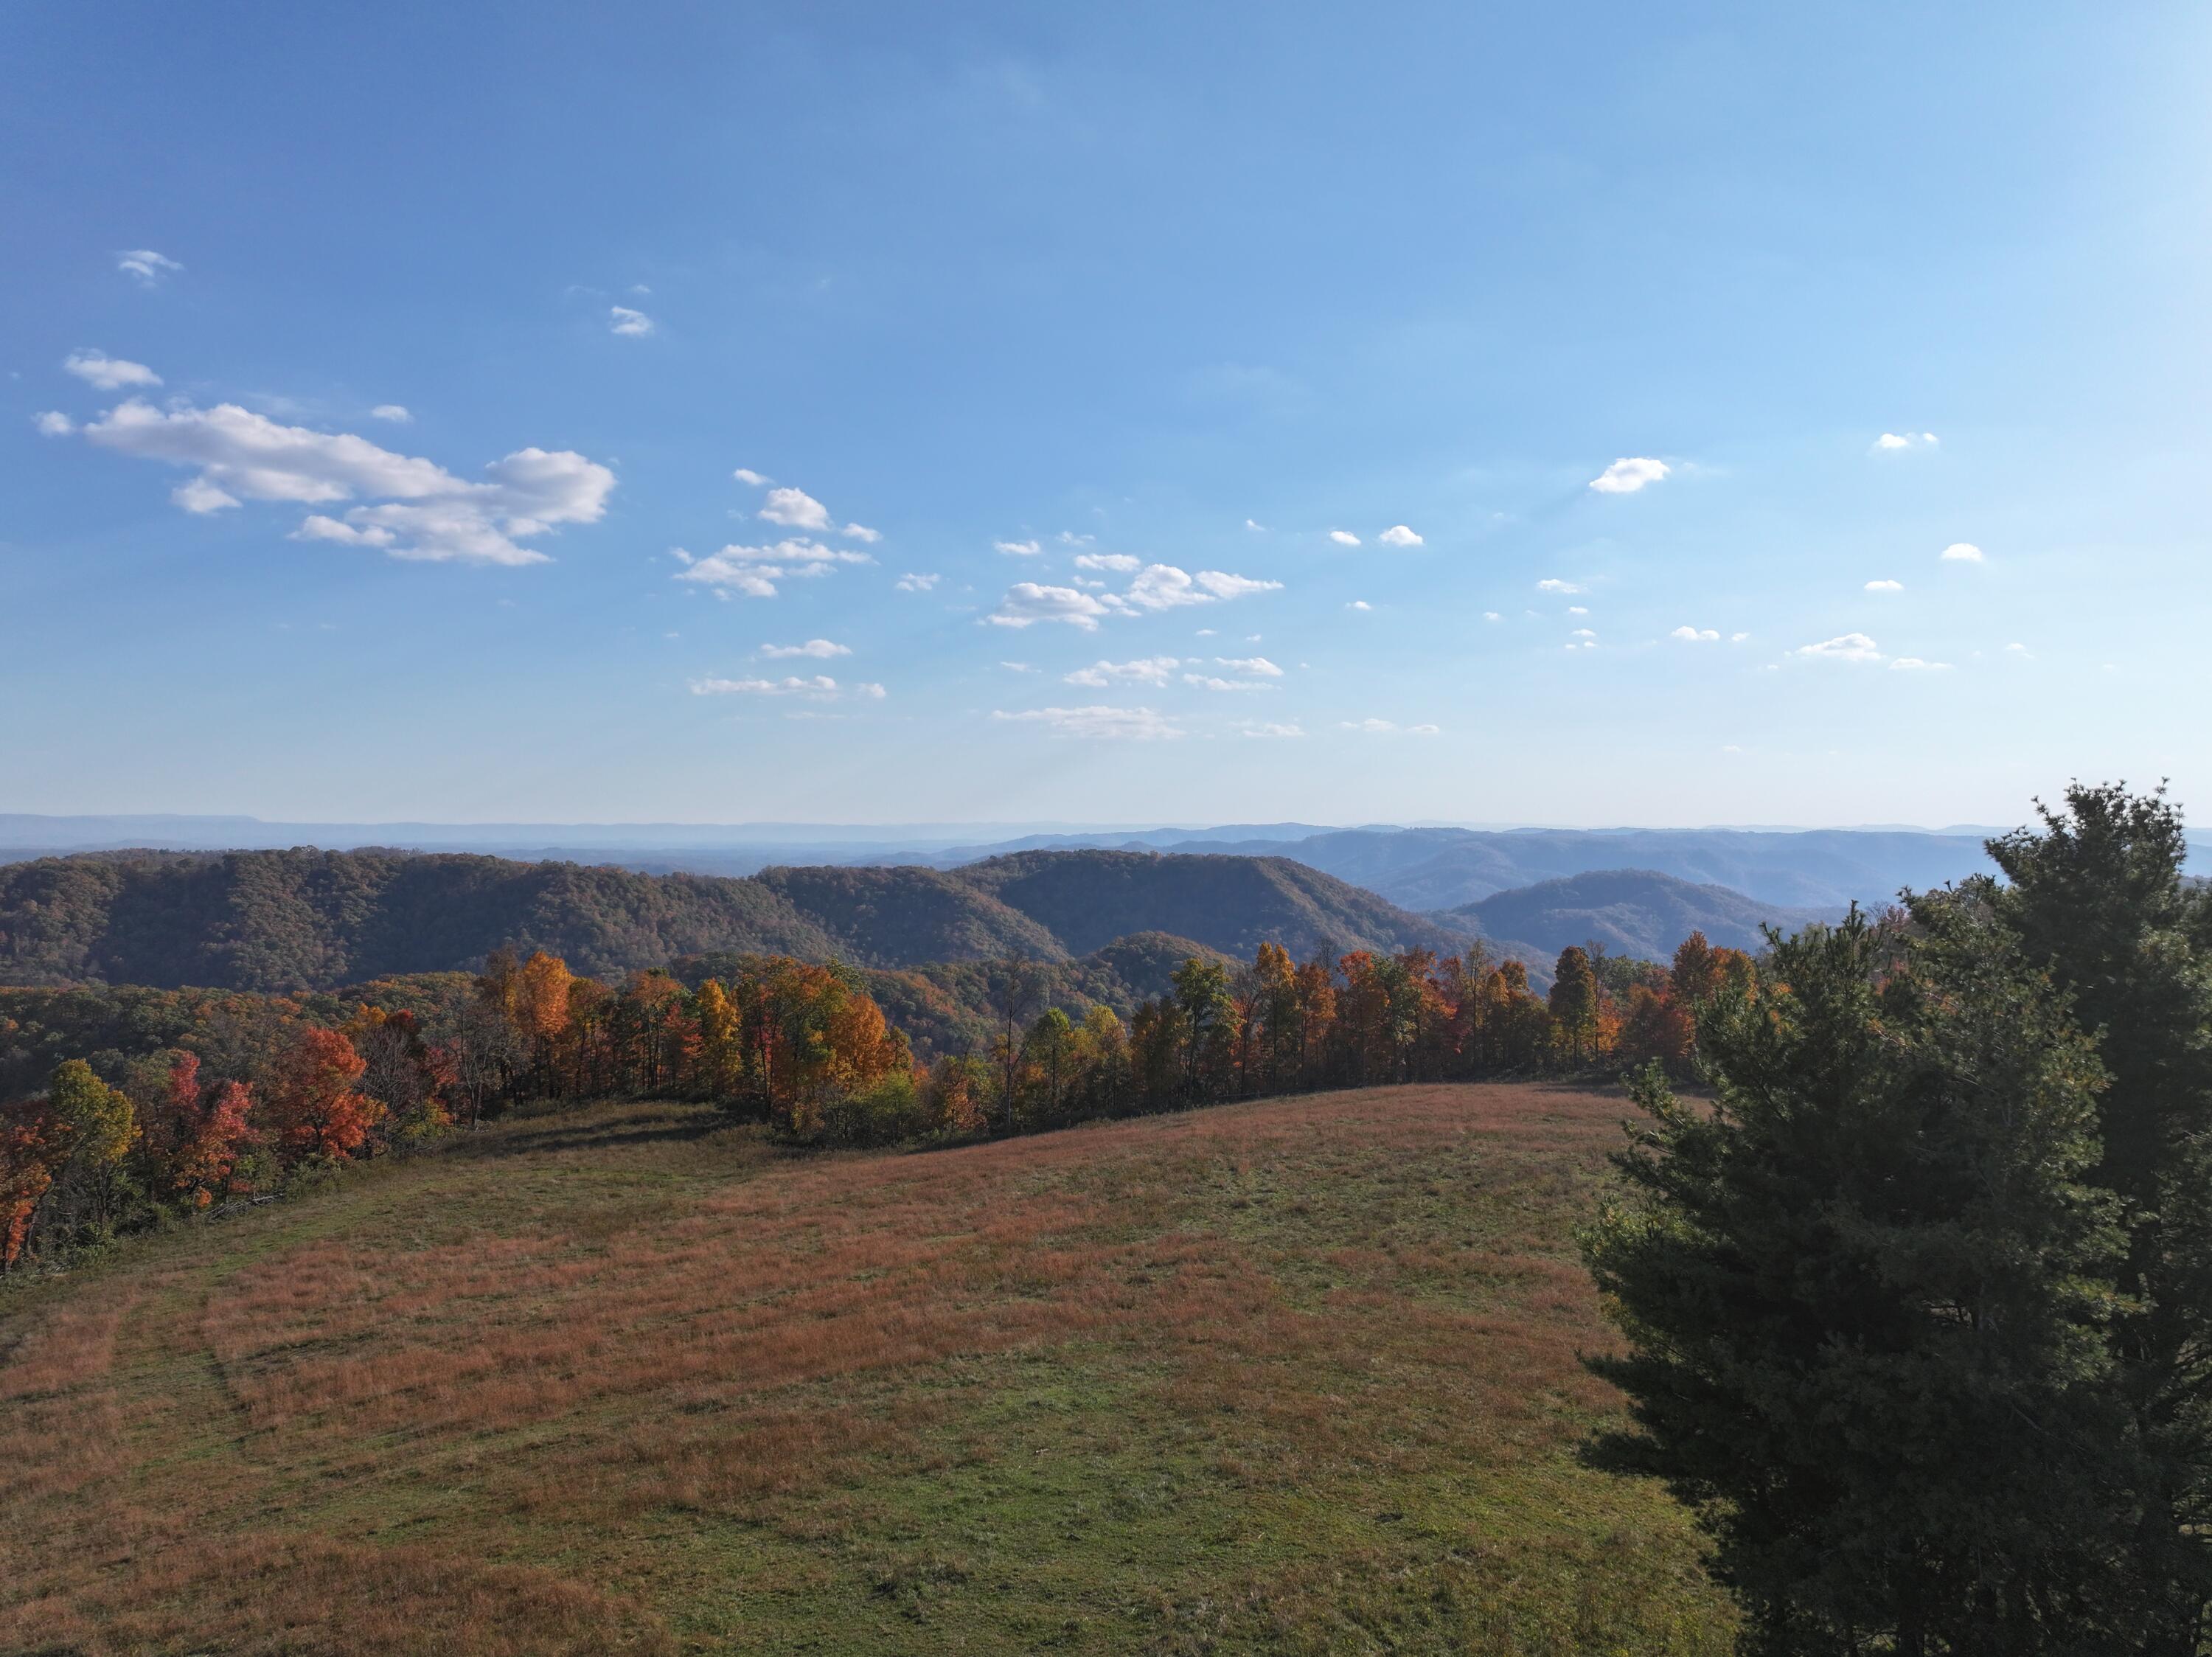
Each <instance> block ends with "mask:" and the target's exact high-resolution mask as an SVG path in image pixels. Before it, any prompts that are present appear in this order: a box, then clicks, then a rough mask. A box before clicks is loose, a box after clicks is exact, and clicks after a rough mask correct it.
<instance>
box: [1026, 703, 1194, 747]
mask: <svg viewBox="0 0 2212 1657" xmlns="http://www.w3.org/2000/svg"><path fill="white" fill-rule="evenodd" d="M991 717H992V718H993V719H995V720H1001V721H1004V722H1006V723H1009V724H1016V725H1042V726H1043V727H1044V728H1046V729H1048V731H1050V732H1051V733H1052V734H1054V736H1067V737H1081V738H1084V739H1086V740H1091V741H1098V742H1160V741H1170V740H1174V739H1175V738H1176V737H1179V736H1181V735H1182V734H1183V730H1182V727H1181V726H1179V725H1177V724H1176V722H1175V721H1174V720H1172V719H1170V718H1169V717H1167V716H1165V715H1163V714H1160V713H1158V712H1155V711H1154V710H1152V709H1150V708H1100V707H1090V708H1026V709H1024V710H1021V711H1020V712H1018V713H1009V712H1007V711H1006V710H1004V709H1001V710H999V711H997V712H995V713H994V714H993V715H992V716H991Z"/></svg>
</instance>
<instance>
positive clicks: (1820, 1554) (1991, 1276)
mask: <svg viewBox="0 0 2212 1657" xmlns="http://www.w3.org/2000/svg"><path fill="white" fill-rule="evenodd" d="M2001 946H2002V940H2001V939H2000V940H1994V941H1993V940H1992V939H1991V938H1990V936H1989V935H1987V933H1986V929H1976V928H1974V927H1972V926H1971V925H1969V924H1966V923H1964V922H1963V921H1960V920H1958V919H1956V918H1955V917H1931V920H1930V924H1929V926H1928V927H1927V928H1925V929H1923V935H1922V936H1921V937H1920V939H1919V940H1918V941H1917V944H1916V946H1915V948H1914V951H1913V953H1912V955H1911V959H1909V960H1908V962H1907V964H1906V965H1905V968H1904V969H1903V970H1901V971H1899V972H1893V973H1892V974H1890V975H1888V976H1887V978H1886V980H1885V981H1884V982H1882V983H1881V984H1880V985H1879V986H1877V983H1876V978H1877V968H1878V966H1879V965H1880V961H1879V951H1880V949H1881V943H1880V941H1879V939H1878V937H1877V935H1876V934H1875V931H1874V929H1871V928H1870V927H1869V926H1868V924H1867V923H1865V921H1864V920H1863V918H1862V917H1859V916H1858V915H1857V912H1856V911H1854V913H1853V914H1852V916H1851V917H1850V919H1849V920H1848V921H1847V922H1845V923H1844V924H1842V925H1840V926H1838V927H1836V928H1833V929H1826V928H1819V927H1814V928H1809V929H1807V930H1806V931H1805V932H1803V933H1802V934H1800V935H1798V936H1797V937H1796V938H1794V939H1790V940H1787V941H1784V940H1781V939H1779V938H1776V939H1775V940H1774V972H1773V975H1772V977H1773V978H1774V979H1775V980H1778V983H1779V984H1780V985H1782V986H1784V988H1781V989H1778V990H1776V991H1775V992H1774V993H1771V994H1762V995H1759V996H1757V997H1754V996H1753V995H1752V994H1751V993H1749V992H1748V990H1746V989H1744V988H1742V987H1740V986H1739V987H1736V988H1734V989H1723V990H1721V992H1720V993H1719V995H1718V996H1717V999H1716V1000H1715V1001H1714V1002H1711V1003H1710V1004H1709V1006H1708V1007H1707V1008H1706V1009H1705V1013H1704V1014H1703V1016H1702V1017H1701V1018H1700V1020H1699V1033H1698V1041H1699V1054H1700V1059H1701V1064H1702V1068H1703V1069H1705V1073H1706V1075H1708V1077H1709V1079H1710V1080H1711V1082H1712V1084H1713V1087H1714V1090H1715V1094H1716V1097H1715V1099H1714V1100H1713V1103H1712V1105H1711V1108H1710V1109H1707V1108H1704V1107H1702V1106H1695V1105H1692V1104H1687V1103H1684V1102H1681V1101H1679V1100H1675V1099H1674V1097H1673V1096H1672V1095H1671V1094H1670V1093H1669V1092H1668V1088H1667V1085H1666V1081H1665V1079H1664V1077H1663V1075H1662V1072H1661V1071H1660V1070H1659V1069H1658V1068H1657V1067H1656V1066H1653V1067H1650V1068H1649V1069H1646V1071H1645V1072H1644V1075H1642V1076H1641V1077H1640V1078H1639V1079H1638V1081H1637V1083H1636V1093H1637V1096H1638V1100H1639V1101H1640V1102H1641V1103H1642V1105H1643V1106H1644V1108H1645V1109H1646V1110H1647V1112H1649V1113H1650V1124H1649V1125H1648V1126H1644V1127H1641V1128H1639V1129H1638V1130H1636V1131H1635V1140H1634V1143H1633V1146H1632V1148H1631V1149H1630V1150H1629V1151H1628V1152H1626V1153H1625V1154H1623V1155H1622V1156H1621V1157H1620V1158H1619V1159H1618V1161H1619V1165H1620V1169H1621V1171H1622V1173H1624V1175H1625V1176H1626V1180H1627V1185H1628V1192H1627V1197H1626V1200H1625V1201H1624V1202H1622V1203H1620V1204H1619V1205H1617V1206H1614V1207H1611V1208H1609V1209H1607V1210H1606V1212H1605V1213H1604V1214H1603V1215H1601V1218H1600V1219H1599V1221H1597V1222H1596V1223H1595V1225H1594V1226H1593V1227H1592V1228H1590V1229H1589V1231H1588V1232H1587V1233H1586V1234H1585V1236H1584V1247H1585V1251H1586V1254H1587V1258H1588V1259H1589V1264H1590V1265H1591V1268H1592V1270H1593V1271H1594V1273H1595V1276H1596V1278H1597V1281H1598V1282H1599V1284H1600V1286H1601V1289H1602V1290H1603V1292H1604V1294H1605V1295H1606V1297H1607V1304H1608V1307H1609V1309H1610V1311H1611V1312H1612V1313H1613V1317H1614V1318H1615V1319H1616V1321H1617V1322H1618V1323H1619V1325H1620V1328H1621V1329H1622V1331H1623V1332H1624V1333H1625V1334H1626V1337H1627V1339H1628V1350H1627V1351H1626V1354H1625V1355H1619V1356H1613V1357H1607V1358H1601V1359H1598V1360H1595V1361H1594V1362H1593V1368H1595V1369H1596V1370H1597V1371H1598V1373H1599V1374H1602V1375H1604V1376H1606V1377H1607V1378H1608V1379H1610V1380H1613V1381H1614V1382H1615V1383H1616V1384H1617V1385H1619V1386H1620V1387H1621V1388H1622V1389H1623V1390H1624V1391H1625V1392H1626V1393H1627V1394H1628V1397H1629V1399H1630V1404H1631V1410H1632V1416H1633V1419H1634V1422H1635V1424H1636V1428H1637V1430H1636V1431H1634V1432H1632V1433H1623V1434H1617V1435H1611V1436H1609V1437H1607V1439H1605V1440H1603V1441H1601V1442H1600V1443H1599V1445H1598V1446H1597V1447H1596V1454H1597V1456H1598V1458H1599V1459H1601V1461H1603V1462H1605V1463H1606V1464H1607V1465H1612V1466H1613V1467H1615V1468H1617V1469H1620V1470H1623V1471H1636V1472H1640V1473H1644V1474H1649V1475H1653V1476H1656V1477H1661V1478H1663V1479H1664V1480H1666V1481H1667V1483H1668V1484H1669V1486H1670V1487H1671V1488H1672V1489H1674V1491H1675V1493H1676V1494H1677V1495H1678V1496H1680V1497H1681V1498H1682V1499H1684V1500H1685V1501H1686V1502H1689V1503H1691V1504H1692V1506H1693V1507H1695V1508H1697V1509H1698V1511H1699V1514H1700V1516H1701V1518H1702V1520H1703V1522H1704V1523H1705V1526H1707V1527H1708V1529H1709V1530H1710V1532H1711V1535H1712V1537H1713V1538H1714V1543H1715V1550H1714V1561H1713V1563H1714V1567H1715V1569H1716V1573H1717V1575H1718V1577H1719V1578H1720V1580H1721V1581H1723V1583H1724V1584H1725V1585H1726V1586H1727V1587H1729V1589H1730V1590H1731V1591H1732V1592H1733V1593H1735V1596H1736V1597H1737V1599H1738V1600H1739V1602H1740V1603H1741V1605H1743V1607H1744V1610H1745V1612H1746V1632H1745V1636H1744V1642H1743V1643H1744V1648H1745V1649H1746V1651H1747V1652H1749V1653H1756V1654H1761V1657H1768V1654H1771V1657H1782V1654H1785V1653H1786V1654H1790V1657H1826V1654H1836V1657H1843V1654H1864V1653H1875V1652H1883V1653H1891V1654H1896V1657H1936V1654H1948V1657H1964V1654H1990V1657H1996V1654H2000V1653H2002V1654H2006V1657H2035V1654H2057V1653H2066V1654H2078V1657H2089V1654H2092V1653H2103V1652H2107V1651H2113V1650H2119V1649H2124V1646H2120V1645H2114V1644H2112V1636H2113V1633H2114V1631H2115V1629H2116V1626H2117V1623H2116V1611H2115V1607H2114V1606H2113V1605H2112V1601H2111V1599H2110V1597H2109V1586H2110V1576H2111V1572H2110V1564H2111V1561H2112V1556H2113V1546H2114V1536H2115V1525H2114V1522H2113V1519H2112V1510H2111V1502H2110V1496H2109V1475H2110V1471H2111V1468H2110V1459H2109V1455H2108V1449H2109V1446H2110V1444H2111V1443H2112V1439H2113V1418H2114V1416H2115V1413H2116V1412H2115V1410H2114V1409H2113V1407H2112V1404H2111V1402H2110V1393H2109V1391H2108V1385H2109V1381H2110V1379H2111V1374H2112V1360H2111V1357H2110V1355H2109V1352H2108V1349H2107V1348H2106V1343H2105V1340H2104V1338H2103V1337H2104V1324H2105V1319H2106V1315H2107V1313H2108V1311H2109V1307H2110V1295H2109V1289H2108V1282H2109V1273H2110V1272H2111V1270H2112V1267H2113V1265H2114V1264H2115V1262H2116V1259H2117V1257H2118V1250H2119V1246H2120V1240H2119V1238H2118V1234H2117V1233H2116V1232H2115V1230H2114V1228H2113V1227H2112V1223H2111V1217H2110V1216H2111V1208H2112V1204H2111V1203H2110V1202H2109V1200H2108V1199H2107V1198H2106V1197H2104V1196H2103V1195H2102V1194H2101V1193H2100V1192H2099V1191H2096V1190H2095V1189H2094V1188H2093V1187H2092V1186H2091V1185H2089V1184H2088V1183H2087V1178H2088V1175H2089V1173H2090V1172H2091V1170H2092V1168H2093V1167H2094V1165H2095V1163H2096V1161H2097V1157H2098V1148H2097V1142H2096V1139H2095V1136H2094V1127H2095V1099H2096V1090H2097V1088H2098V1087H2099V1085H2100V1081H2101V1080H2102V1077H2101V1073H2100V1069H2099V1067H2098V1064H2097V1063H2096V1058H2095V1056H2094V1053H2093V1051H2092V1050H2091V1048H2090V1045H2089V1044H2088V1043H2087V1041H2086V1040H2085V1039H2083V1038H2082V1037H2081V1035H2080V1034H2079V1033H2077V1032H2076V1031H2075V1029H2074V1028H2073V1026H2072V1025H2071V1024H2070V1022H2069V1019H2068V1017H2067V1011H2066V1007H2065V1004H2064V1001H2063V997H2062V996H2058V995H2057V994H2055V993H2054V992H2053V991H2052V990H2051V987H2050V986H2049V984H2047V982H2046V981H2045V979H2044V978H2043V977H2042V976H2041V975H2040V974H2039V973H2038V972H2036V971H2034V970H2033V967H2032V966H2031V965H2030V964H2029V963H2028V962H2027V961H2026V960H2025V959H2023V958H2022V957H2021V955H2020V953H2018V952H2017V951H2016V950H2013V949H2008V948H2006V947H2001Z"/></svg>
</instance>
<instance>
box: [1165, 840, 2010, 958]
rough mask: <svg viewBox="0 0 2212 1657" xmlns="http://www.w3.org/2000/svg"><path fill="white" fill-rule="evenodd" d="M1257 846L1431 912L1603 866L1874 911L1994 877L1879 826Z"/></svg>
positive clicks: (1978, 847) (1969, 850)
mask: <svg viewBox="0 0 2212 1657" xmlns="http://www.w3.org/2000/svg"><path fill="white" fill-rule="evenodd" d="M1206 849H1207V850H1215V851H1250V850H1257V849H1258V848H1257V847H1256V846H1253V845H1240V844H1224V845H1209V846H1208V847H1207V848H1206ZM1164 850H1176V847H1174V846H1172V845H1170V846H1168V847H1166V848H1164ZM1267 850H1268V851H1269V852H1271V853H1273V854H1274V855H1276V856H1284V857H1295V858H1297V860H1298V861H1299V862H1304V863H1308V864H1310V865H1311V866H1312V867H1314V868H1318V869H1321V870H1322V871H1323V872H1325V873H1327V874H1334V875H1335V876H1336V877H1337V878H1338V879H1340V880H1349V881H1352V883H1353V884H1354V885H1357V886H1365V887H1366V888H1367V889H1368V890H1369V891H1370V892H1378V893H1380V894H1381V895H1382V896H1383V897H1385V898H1388V899H1389V900H1390V901H1391V902H1392V903H1395V904H1397V905H1401V906H1402V907H1404V908H1407V909H1413V910H1429V911H1439V910H1451V909H1456V908H1459V907H1461V906H1462V905H1467V904H1469V903H1476V902H1480V900H1481V899H1485V898H1487V897H1490V896H1492V894H1494V893H1497V892H1507V891H1511V890H1514V889H1516V888H1517V887H1521V886H1534V885H1535V884H1537V883H1538V882H1540V881H1544V880H1559V879H1562V878H1566V877H1571V876H1574V875H1578V874H1595V873H1598V872H1600V871H1602V870H1608V869H1625V868H1636V869H1648V870H1650V871H1652V872H1654V873H1656V874H1666V875H1671V876H1673V877H1674V879H1676V880H1688V881H1692V882H1693V883H1695V884H1698V885H1701V886H1727V887H1729V889H1731V890H1732V891H1735V892H1741V893H1743V894H1744V895H1745V896H1746V897H1748V898H1752V899H1756V900H1757V901H1759V902H1760V903H1764V904H1772V905H1780V906H1782V907H1785V908H1795V909H1823V910H1835V909H1842V908H1844V907H1845V906H1846V905H1850V904H1851V903H1853V902H1857V903H1858V904H1860V905H1862V906H1864V907H1869V908H1879V907H1881V906H1882V905H1887V904H1888V903H1889V902H1891V901H1892V900H1893V899H1894V898H1895V897H1896V895H1897V892H1898V891H1899V888H1900V887H1905V886H1910V887H1912V888H1914V889H1915V890H1919V889H1923V888H1926V887H1929V886H1942V885H1943V884H1944V883H1945V882H1946V881H1948V880H1958V879H1960V878H1961V877H1963V876H1965V875H1968V874H1990V873H1994V872H1995V865H1993V864H1992V863H1991V862H1990V860H1989V856H1988V853H1987V852H1985V851H1984V850H1983V847H1982V842H1981V840H1980V838H1977V837H1975V836H1972V835H1947V834H1928V833H1921V832H1899V831H1888V830H1859V829H1803V830H1797V831H1794V832H1786V833H1784V832H1772V831H1766V830H1748V829H1634V830H1627V831H1623V832H1597V831H1590V830H1553V829H1516V830H1511V831H1508V832H1491V831H1486V830H1476V829H1345V830H1340V831H1338V832H1334V833H1330V834H1322V835H1316V836H1313V837H1312V838H1308V839H1304V840H1294V841H1291V842H1288V843H1285V844H1268V845H1267ZM1532 941H1533V940H1532Z"/></svg>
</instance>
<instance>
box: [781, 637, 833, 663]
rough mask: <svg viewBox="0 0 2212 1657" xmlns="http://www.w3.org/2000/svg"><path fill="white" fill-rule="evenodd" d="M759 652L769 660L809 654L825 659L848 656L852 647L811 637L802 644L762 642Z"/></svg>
mask: <svg viewBox="0 0 2212 1657" xmlns="http://www.w3.org/2000/svg"><path fill="white" fill-rule="evenodd" d="M760 653H761V654H762V655H764V656H766V657H767V658H768V659H769V661H783V660H785V659H787V658H788V657H791V656H811V657H813V658H814V659H815V660H816V661H828V660H829V658H830V657H832V656H849V655H852V654H853V650H852V647H851V646H850V645H847V644H832V643H830V642H829V640H828V639H826V638H811V639H809V640H807V641H806V643H804V644H763V645H762V646H761V648H760Z"/></svg>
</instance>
